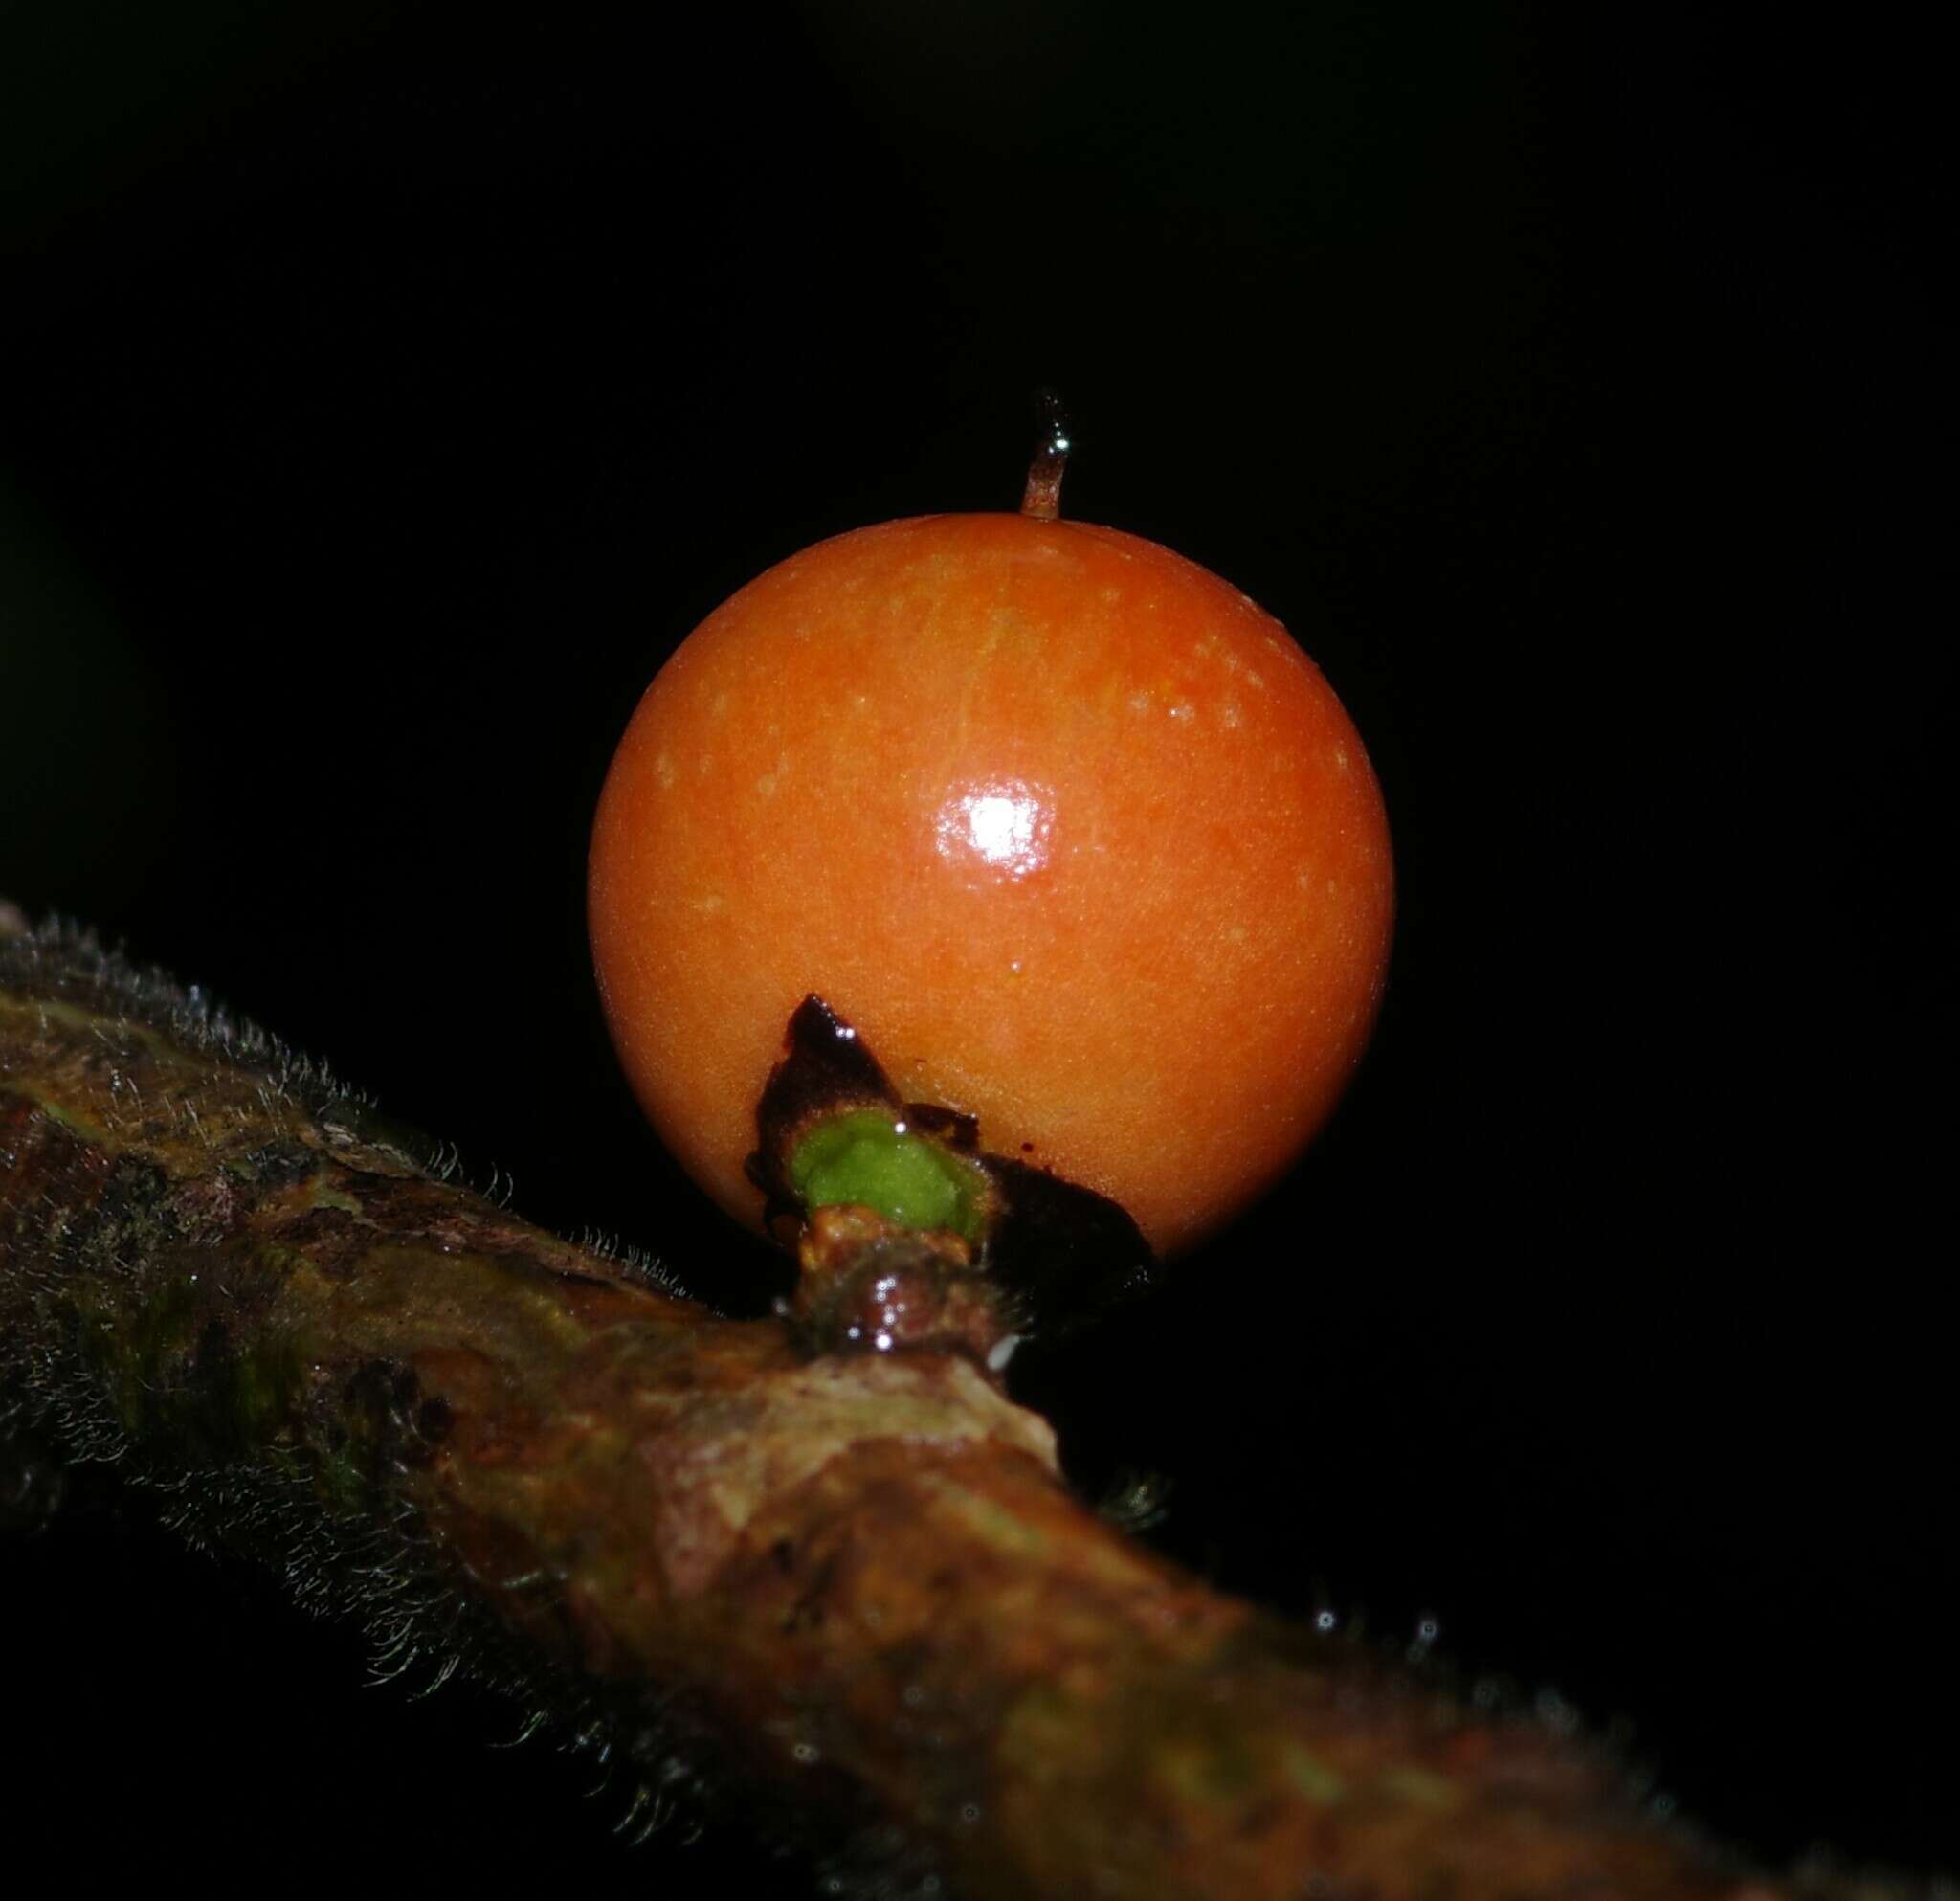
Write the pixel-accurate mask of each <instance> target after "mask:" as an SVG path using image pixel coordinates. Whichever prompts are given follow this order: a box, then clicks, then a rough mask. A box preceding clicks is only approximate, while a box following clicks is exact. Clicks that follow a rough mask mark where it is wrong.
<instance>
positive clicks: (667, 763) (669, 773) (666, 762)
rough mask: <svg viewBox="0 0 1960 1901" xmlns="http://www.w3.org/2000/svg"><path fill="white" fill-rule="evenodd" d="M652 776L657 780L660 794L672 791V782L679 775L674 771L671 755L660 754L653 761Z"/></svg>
mask: <svg viewBox="0 0 1960 1901" xmlns="http://www.w3.org/2000/svg"><path fill="white" fill-rule="evenodd" d="M654 776H655V777H656V778H657V779H658V780H659V782H660V790H661V791H662V792H672V791H673V790H674V781H675V780H676V779H677V778H679V776H680V775H679V773H678V772H675V770H674V758H673V755H672V754H671V753H667V752H662V753H661V754H659V756H658V757H657V758H656V759H655V761H654Z"/></svg>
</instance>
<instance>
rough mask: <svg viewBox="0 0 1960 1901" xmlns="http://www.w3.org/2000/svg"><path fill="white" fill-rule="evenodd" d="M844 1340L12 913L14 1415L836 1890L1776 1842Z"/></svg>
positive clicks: (968, 1374)
mask: <svg viewBox="0 0 1960 1901" xmlns="http://www.w3.org/2000/svg"><path fill="white" fill-rule="evenodd" d="M820 1346H821V1342H820V1341H818V1340H816V1339H814V1338H813V1335H812V1333H811V1331H810V1330H808V1329H807V1328H801V1329H799V1328H798V1327H797V1326H795V1325H794V1324H793V1322H780V1321H774V1320H766V1321H749V1322H735V1321H729V1320H725V1319H722V1318H719V1317H717V1316H716V1315H715V1314H713V1313H712V1312H709V1311H707V1310H706V1309H704V1308H702V1307H700V1306H697V1305H695V1304H692V1303H690V1302H689V1301H687V1300H685V1299H683V1298H680V1297H679V1295H678V1293H677V1292H676V1291H674V1290H673V1289H672V1288H671V1287H668V1286H663V1285H660V1284H658V1283H657V1280H656V1279H655V1277H653V1276H652V1275H651V1274H650V1273H648V1272H647V1271H645V1270H642V1269H640V1268H637V1267H635V1265H633V1264H628V1263H623V1262H621V1261H618V1260H614V1259H610V1258H608V1257H607V1256H605V1255H604V1254H602V1253H598V1252H594V1251H593V1250H591V1249H590V1248H585V1247H578V1246H574V1245H572V1244H570V1243H569V1242H568V1241H562V1240H559V1239H557V1238H556V1237H554V1236H552V1235H549V1234H546V1233H543V1232H541V1231H540V1230H538V1229H536V1228H533V1227H529V1226H527V1225H526V1224H525V1223H523V1221H520V1220H517V1219H513V1218H512V1217H511V1216H510V1215H509V1214H507V1213H506V1212H505V1211H504V1210H503V1209H502V1208H501V1207H499V1206H497V1205H495V1204H494V1203H493V1202H491V1201H490V1200H487V1199H486V1198H484V1197H482V1196H480V1195H478V1194H474V1193H471V1192H469V1191H467V1190H466V1189H463V1188H460V1187H457V1186H456V1185H453V1184H451V1183H449V1182H447V1181H445V1180H444V1179H443V1178H442V1172H441V1171H440V1169H439V1168H438V1167H434V1166H432V1165H431V1163H430V1160H429V1159H428V1158H426V1157H423V1156H420V1155H418V1154H417V1152H415V1145H414V1143H413V1141H412V1139H408V1140H405V1139H404V1138H402V1137H400V1136H399V1135H398V1134H395V1133H391V1132H390V1129H388V1128H387V1127H386V1126H385V1125H383V1124H382V1123H381V1122H380V1121H379V1119H378V1118H377V1117H376V1116H375V1115H374V1114H373V1113H372V1112H371V1110H369V1109H368V1108H367V1107H365V1106H364V1105H363V1104H362V1103H360V1102H359V1101H358V1100H356V1099H354V1098H353V1097H351V1096H349V1095H348V1094H346V1093H345V1092H344V1091H342V1090H341V1089H339V1088H338V1087H337V1086H336V1085H333V1084H332V1083H331V1082H330V1081H329V1079H327V1078H326V1077H325V1076H323V1074H322V1073H321V1072H320V1071H318V1070H317V1069H315V1068H312V1067H310V1066H309V1065H307V1064H305V1063H302V1062H299V1061H298V1060H296V1059H295V1058H293V1057H291V1056H290V1055H288V1054H287V1053H285V1052H283V1051H282V1050H280V1049H279V1048H278V1046H277V1045H275V1044H274V1043H273V1042H271V1041H270V1040H268V1039H267V1038H265V1037H264V1036H263V1035H261V1034H260V1033H258V1032H256V1031H254V1030H252V1029H250V1028H247V1027H244V1026H241V1025H238V1024H235V1023H233V1022H230V1021H228V1020H227V1019H226V1018H225V1017H224V1016H223V1015H222V1014H220V1013H217V1012H214V1011H212V1009H211V1008H210V1006H209V1005H208V1004H207V1003H206V1002H205V1001H204V1000H203V999H202V998H201V997H200V995H199V994H198V993H197V992H196V991H194V990H193V991H189V992H188V993H187V992H183V991H180V990H178V989H177V988H176V987H175V986H174V985H172V984H171V983H170V982H169V981H168V980H167V979H165V978H163V977H161V976H158V975H156V974H154V973H140V972H136V971H133V970H131V969H130V968H129V967H127V966H125V965H123V963H121V962H120V961H119V960H117V959H116V958H113V957H110V956H107V955H105V954H103V953H102V952H101V951H100V950H99V949H98V948H97V947H96V946H95V945H94V944H92V943H91V942H90V941H89V940H87V939H86V938H85V937H82V936H79V935H77V934H74V933H68V932H60V931H45V932H39V933H34V932H25V931H22V930H19V929H18V928H15V929H12V930H8V929H5V928H0V1380H4V1386H0V1392H4V1394H5V1398H4V1400H0V1405H4V1407H5V1408H6V1409H7V1411H6V1412H5V1413H0V1423H4V1422H5V1421H6V1420H8V1419H9V1418H11V1422H12V1424H13V1426H14V1427H15V1428H17V1429H19V1430H21V1431H26V1432H32V1433H36V1434H38V1435H40V1436H41V1437H42V1438H43V1439H44V1440H47V1439H52V1440H53V1441H55V1442H56V1443H58V1445H59V1446H60V1448H61V1449H62V1451H63V1452H64V1453H65V1455H66V1456H67V1457H68V1458H70V1459H74V1460H117V1461H120V1462H121V1465H122V1467H123V1470H124V1471H125V1472H126V1473H127V1474H128V1476H129V1478H130V1479H131V1480H132V1481H134V1482H138V1483H141V1484H144V1485H146V1486H150V1487H161V1488H162V1489H163V1490H164V1491H165V1492H166V1493H167V1494H168V1496H169V1499H170V1501H171V1510H172V1511H173V1514H174V1515H175V1516H176V1518H177V1519H178V1521H179V1522H180V1523H182V1524H183V1525H184V1526H185V1527H186V1528H187V1529H188V1530H189V1532H191V1534H192V1535H193V1536H195V1537H197V1538H199V1539H203V1540H211V1541H214V1542H220V1543H222V1544H224V1545H226V1546H228V1547H233V1548H236V1549H240V1550H243V1551H246V1552H248V1553H253V1554H259V1555H262V1556H266V1557H269V1558H271V1559H272V1560H274V1561H275V1562H278V1563H280V1564H282V1565H284V1566H285V1567H286V1568H287V1570H288V1573H289V1575H290V1576H291V1577H292V1578H293V1579H294V1580H295V1583H296V1585H297V1587H298V1589H299V1591H300V1593H301V1595H302V1596H305V1597H308V1598H311V1599H314V1600H316V1601H319V1602H323V1603H330V1604H337V1605H340V1606H343V1607H345V1608H346V1609H348V1610H350V1611H352V1612H354V1613H356V1614H358V1615H361V1616H363V1617H364V1618H365V1619H366V1620H367V1623H368V1625H369V1627H370V1628H371V1630H372V1631H373V1633H374V1635H375V1637H376V1639H377V1640H378V1642H379V1643H380V1644H381V1645H382V1646H383V1648H384V1649H385V1650H386V1651H388V1652H389V1653H390V1654H391V1655H393V1656H395V1657H397V1658H400V1657H406V1656H409V1655H411V1654H412V1653H414V1652H416V1651H420V1652H422V1653H424V1654H426V1656H427V1657H428V1658H429V1659H430V1660H431V1662H432V1664H433V1665H434V1666H437V1667H442V1668H447V1667H448V1666H450V1665H451V1664H452V1663H453V1662H455V1661H457V1660H460V1661H461V1662H462V1663H463V1664H464V1665H466V1666H469V1667H472V1668H475V1669H477V1670H479V1671H480V1672H481V1673H483V1674H485V1675H486V1676H488V1677H489V1678H491V1679H492V1680H494V1681H497V1682H500V1683H501V1684H503V1685H505V1686H506V1687H508V1688H509V1689H512V1690H513V1691H514V1693H516V1694H518V1695H520V1696H522V1697H523V1698H525V1699H526V1700H527V1702H528V1704H529V1705H530V1706H531V1707H532V1708H534V1709H538V1710H543V1711H549V1712H551V1713H552V1714H554V1715H555V1716H558V1717H560V1718H562V1719H563V1720H565V1721H567V1722H568V1723H570V1724H571V1725H573V1726H574V1727H576V1728H581V1729H585V1730H587V1731H589V1732H590V1733H592V1734H595V1735H596V1734H601V1733H603V1734H604V1735H606V1736H607V1737H608V1738H609V1739H610V1740H611V1741H612V1744H613V1747H614V1751H615V1754H616V1755H623V1756H626V1757H627V1758H628V1759H630V1760H631V1761H632V1762H633V1763H634V1764H635V1766H636V1768H637V1770H638V1772H639V1774H640V1776H641V1777H642V1778H643V1780H644V1784H645V1787H646V1789H647V1790H648V1791H649V1792H650V1795H651V1796H652V1797H654V1798H664V1797H665V1796H667V1795H668V1794H670V1793H673V1792H676V1791H677V1790H679V1791H683V1792H684V1790H685V1788H686V1787H687V1786H688V1785H691V1784H694V1783H697V1782H698V1781H701V1780H703V1779H704V1780H705V1781H707V1782H709V1783H711V1784H713V1785H714V1786H716V1787H718V1788H721V1789H724V1790H726V1789H732V1790H735V1791H737V1792H739V1795H740V1799H741V1800H742V1802H743V1804H744V1806H745V1813H746V1816H747V1817H748V1818H749V1819H750V1820H751V1821H753V1820H754V1819H756V1818H761V1819H763V1820H764V1821H765V1822H766V1824H767V1825H768V1826H769V1827H771V1828H774V1829H777V1830H779V1831H782V1832H784V1833H787V1834H789V1835H791V1836H792V1837H795V1838H796V1839H797V1840H798V1842H799V1845H800V1846H801V1847H802V1848H803V1849H804V1850H805V1851H806V1852H807V1853H808V1854H809V1855H810V1857H811V1860H812V1864H813V1868H814V1869H815V1874H814V1876H813V1883H814V1887H815V1891H819V1892H820V1891H825V1890H828V1891H830V1892H833V1893H844V1892H849V1893H857V1894H863V1895H870V1894H893V1895H898V1894H905V1895H924V1894H939V1895H964V1896H969V1897H983V1896H984V1897H991V1896H998V1897H1003V1901H1007V1898H1008V1897H1011V1898H1012V1901H1030V1898H1031V1897H1044V1896H1053V1897H1056V1901H1078V1897H1091V1896H1135V1897H1142V1896H1150V1897H1161V1901H1185V1897H1198V1896H1206V1897H1213V1901H1266V1897H1273V1898H1274V1901H1277V1897H1281V1896H1288V1897H1306V1896H1316V1897H1323V1901H1332V1897H1336V1896H1343V1895H1353V1896H1361V1895H1367V1896H1374V1897H1384V1901H1386V1897H1392V1896H1409V1897H1423V1901H1437V1898H1438V1897H1444V1896H1452V1897H1460V1898H1461V1901H1471V1898H1472V1897H1480V1896H1489V1897H1492V1901H1496V1898H1497V1897H1501V1896H1502V1897H1518V1896H1551V1895H1572V1896H1576V1895H1580V1894H1585V1895H1587V1896H1604V1895H1615V1896H1628V1897H1633V1896H1650V1895H1651V1896H1662V1895H1665V1896H1672V1897H1687V1896H1697V1895H1708V1896H1713V1895H1718V1894H1719V1895H1727V1896H1731V1897H1738V1896H1741V1895H1742V1894H1744V1893H1746V1892H1747V1893H1755V1894H1770V1893H1773V1892H1789V1891H1793V1890H1791V1889H1790V1887H1789V1885H1787V1884H1782V1885H1776V1886H1771V1885H1768V1884H1764V1883H1760V1882H1755V1881H1753V1880H1751V1879H1750V1878H1749V1877H1748V1876H1746V1875H1745V1874H1743V1873H1742V1872H1740V1871H1738V1870H1737V1869H1736V1868H1734V1867H1729V1866H1726V1865H1725V1864H1724V1863H1723V1862H1722V1861H1721V1860H1720V1859H1719V1858H1717V1857H1716V1856H1714V1855H1713V1854H1712V1853H1711V1852H1710V1851H1708V1850H1707V1849H1705V1847H1702V1846H1698V1845H1696V1844H1695V1843H1693V1842H1692V1841H1690V1840H1689V1839H1688V1838H1687V1837H1685V1836H1683V1835H1682V1834H1680V1833H1679V1832H1676V1831H1673V1830H1671V1829H1668V1828H1665V1827H1662V1826H1660V1825H1659V1824H1657V1823H1652V1822H1650V1821H1649V1820H1647V1819H1645V1818H1644V1817H1643V1816H1642V1814H1641V1813H1640V1811H1639V1809H1638V1807H1637V1803H1636V1801H1635V1800H1634V1798H1633V1796H1632V1794H1631V1793H1630V1792H1629V1791H1628V1790H1627V1789H1626V1787H1625V1786H1624V1785H1623V1781H1622V1778H1621V1776H1620V1773H1619V1772H1618V1770H1617V1769H1616V1768H1615V1766H1614V1765H1613V1764H1612V1763H1611V1762H1610V1761H1609V1760H1607V1759H1606V1758H1605V1757H1603V1756H1598V1755H1595V1754H1594V1753H1593V1752H1592V1751H1591V1750H1590V1749H1589V1748H1587V1747H1586V1746H1584V1745H1582V1744H1580V1743H1578V1742H1576V1741H1574V1740H1573V1739H1572V1738H1570V1737H1569V1736H1565V1735H1562V1734H1560V1733H1556V1732H1555V1731H1553V1730H1550V1729H1548V1728H1546V1727H1545V1726H1543V1725H1541V1724H1538V1723H1535V1722H1532V1721H1529V1720H1527V1719H1525V1718H1505V1717H1492V1716H1489V1715H1486V1714H1482V1713H1479V1712H1474V1711H1470V1710H1467V1709H1465V1708H1464V1707H1462V1706H1461V1705H1459V1704H1456V1703H1454V1702H1452V1701H1451V1700H1449V1698H1448V1697H1447V1695H1446V1694H1445V1693H1444V1692H1443V1691H1442V1690H1441V1689H1439V1688H1438V1686H1437V1684H1436V1683H1435V1682H1434V1681H1430V1680H1427V1679H1425V1678H1424V1677H1423V1676H1422V1675H1421V1673H1420V1672H1418V1671H1415V1670H1414V1669H1401V1668H1398V1667H1397V1666H1394V1665H1393V1664H1392V1662H1389V1661H1385V1660H1384V1659H1382V1658H1381V1657H1380V1656H1378V1655H1375V1654H1373V1653H1370V1652H1367V1651H1365V1650H1363V1649H1360V1648H1358V1647H1356V1646H1353V1645H1350V1644H1347V1643H1345V1642H1343V1641H1342V1640H1339V1639H1336V1638H1324V1637H1321V1636H1319V1635H1316V1634H1315V1633H1313V1632H1310V1631H1304V1630H1301V1629H1299V1628H1295V1627H1292V1626H1290V1625H1287V1624H1284V1623H1282V1622H1281V1621H1278V1620H1276V1619H1273V1618H1271V1617H1268V1616H1266V1615H1263V1614H1261V1613H1260V1612H1259V1611H1258V1610H1256V1609H1255V1608H1254V1607H1252V1606H1251V1605H1248V1604H1245V1603H1241V1602H1236V1601H1234V1600H1233V1599H1228V1598H1224V1597H1221V1596H1218V1595H1217V1594H1215V1593H1214V1592H1213V1591H1211V1590H1209V1589H1207V1588H1205V1587H1204V1586H1203V1585H1202V1584H1200V1583H1199V1582H1198V1581H1197V1580H1195V1579H1194V1578H1192V1577H1189V1576H1186V1575H1185V1574H1184V1573H1182V1572H1181V1571H1179V1570H1177V1569H1176V1568H1174V1567H1173V1566H1171V1565H1170V1564H1169V1563H1167V1562H1165V1561H1164V1560H1162V1559H1161V1558H1159V1557H1157V1556H1155V1555H1153V1554H1151V1553H1149V1552H1148V1551H1147V1550H1145V1549H1143V1548H1142V1547H1140V1546H1139V1545H1137V1544H1135V1543H1132V1542H1130V1541H1129V1540H1127V1539H1126V1538H1125V1537H1124V1536H1123V1535H1122V1534H1121V1533H1120V1532H1117V1531H1116V1530H1115V1529H1113V1528H1112V1527H1111V1526H1110V1525H1108V1524H1107V1523H1105V1522H1104V1521H1103V1520H1102V1519H1101V1518H1099V1517H1098V1516H1097V1515H1096V1514H1095V1513H1094V1512H1093V1511H1091V1510H1087V1509H1085V1508H1084V1506H1083V1505H1082V1504H1081V1503H1080V1501H1079V1500H1078V1499H1076V1498H1075V1497H1073V1496H1072V1495H1071V1494H1070V1491H1069V1489H1068V1487H1067V1486H1066V1485H1065V1484H1064V1483H1063V1482H1062V1480H1061V1479H1060V1478H1059V1476H1058V1471H1057V1466H1056V1459H1055V1446H1054V1441H1053V1437H1052V1435H1051V1433H1050V1431H1049V1428H1048V1426H1047V1424H1046V1423H1045V1422H1044V1421H1043V1420H1041V1419H1039V1418H1038V1417H1036V1415H1034V1414H1032V1413H1029V1412H1027V1411H1025V1410H1023V1409H1021V1408H1019V1407H1017V1406H1015V1405H1013V1404H1012V1403H1011V1402H1010V1401H1009V1400H1008V1398H1006V1397H1005V1396H1004V1394H1003V1392H1002V1391H1001V1390H1000V1388H999V1386H998V1384H997V1383H996V1381H995V1380H994V1379H993V1378H992V1377H991V1376H990V1375H989V1374H988V1373H987V1371H986V1369H985V1368H984V1366H982V1365H980V1364H977V1363H976V1361H975V1358H974V1357H973V1356H972V1354H971V1353H968V1352H964V1351H961V1350H959V1349H958V1348H957V1346H955V1347H953V1348H951V1349H948V1350H946V1351H937V1350H929V1349H927V1350H912V1351H900V1352H892V1353H880V1352H877V1351H864V1352H851V1353H835V1352H824V1351H820ZM1838 1891H1843V1890H1838Z"/></svg>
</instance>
